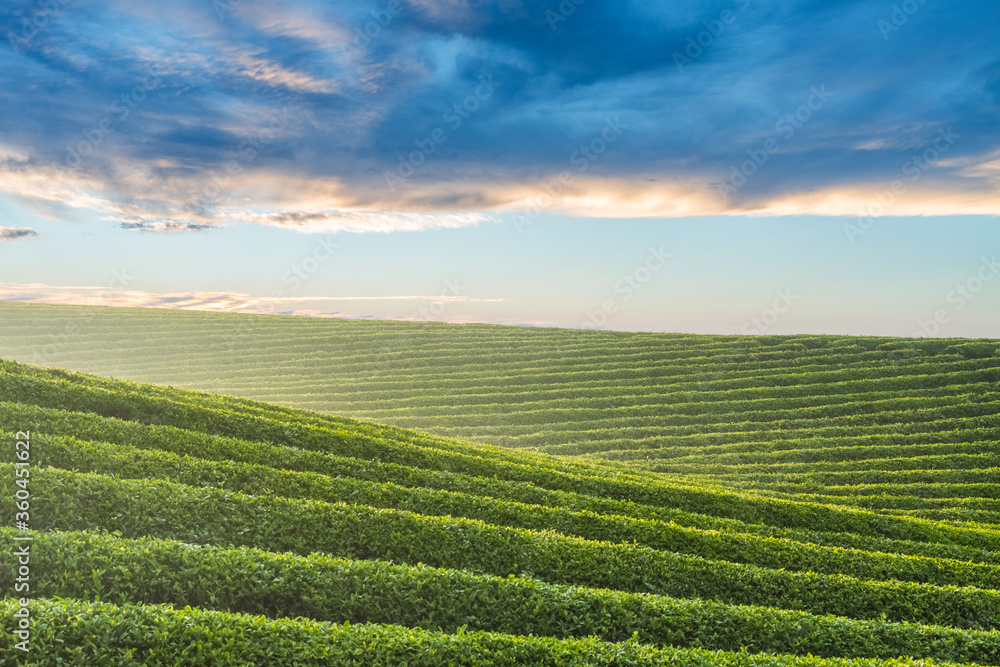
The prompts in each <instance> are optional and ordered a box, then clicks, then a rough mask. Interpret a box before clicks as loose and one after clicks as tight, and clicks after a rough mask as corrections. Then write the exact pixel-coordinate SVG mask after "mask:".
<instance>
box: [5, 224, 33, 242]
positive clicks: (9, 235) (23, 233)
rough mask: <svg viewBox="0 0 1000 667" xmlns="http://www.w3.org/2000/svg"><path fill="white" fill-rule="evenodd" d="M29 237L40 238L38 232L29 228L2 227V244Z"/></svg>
mask: <svg viewBox="0 0 1000 667" xmlns="http://www.w3.org/2000/svg"><path fill="white" fill-rule="evenodd" d="M29 236H38V232H36V231H35V230H34V229H31V228H29V227H0V242H2V241H16V240H17V239H23V238H27V237H29Z"/></svg>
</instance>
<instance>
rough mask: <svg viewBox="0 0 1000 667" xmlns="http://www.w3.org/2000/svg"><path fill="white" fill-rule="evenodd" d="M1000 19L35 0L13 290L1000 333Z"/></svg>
mask: <svg viewBox="0 0 1000 667" xmlns="http://www.w3.org/2000/svg"><path fill="white" fill-rule="evenodd" d="M998 19H1000V6H998V5H997V4H996V3H995V2H986V1H971V2H962V3H944V2H940V0H905V1H902V2H872V1H870V0H866V1H860V0H858V1H850V0H824V1H823V2H820V1H818V0H814V1H806V0H789V1H787V2H782V3H762V2H757V1H755V0H723V1H713V2H683V1H681V2H670V3H664V2H649V1H647V2H622V1H621V0H619V1H617V2H610V1H602V0H561V1H557V0H547V1H532V0H501V1H500V2H476V1H474V0H442V1H439V2H430V1H429V0H373V1H368V0H359V1H355V2H350V3H330V2H309V1H306V0H288V1H278V2H274V1H267V2H265V1H263V0H260V1H258V0H177V1H175V2H170V3H154V2H148V1H142V0H140V1H130V2H124V1H117V0H109V1H106V2H101V3H82V2H76V1H75V0H41V1H39V0H31V1H21V0H9V1H7V2H4V3H3V4H2V5H0V34H2V36H3V39H2V43H0V109H2V112H0V299H5V300H18V301H40V302H50V303H101V304H109V305H126V306H155V307H175V308H177V307H182V308H202V309H215V310H228V311H235V312H275V313H286V314H301V315H313V316H340V317H367V318H393V319H440V320H446V321H455V322H471V321H479V322H496V323H501V324H517V325H529V326H564V327H582V328H606V329H622V330H646V331H686V332H694V333H727V334H728V333H747V334H773V333H781V334H784V333H851V334H879V335H902V336H911V335H921V336H932V335H933V336H989V337H1000V266H998V265H997V256H998V255H1000V225H998V219H997V215H998V214H1000V189H998V186H1000V122H998V120H997V119H998V118H1000V115H998V111H1000V47H998V46H997V44H1000V39H998V38H1000V20H998Z"/></svg>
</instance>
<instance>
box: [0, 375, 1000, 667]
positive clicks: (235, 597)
mask: <svg viewBox="0 0 1000 667" xmlns="http://www.w3.org/2000/svg"><path fill="white" fill-rule="evenodd" d="M0 415H2V418H0V423H2V424H4V425H5V426H4V430H5V433H4V434H3V436H2V437H3V439H4V441H5V442H6V443H8V444H7V445H5V449H6V451H8V452H9V456H8V457H6V458H5V460H4V461H3V462H2V463H0V471H2V476H0V480H2V484H3V487H4V488H3V491H2V499H0V505H2V506H3V507H2V511H3V513H4V514H5V515H6V516H10V517H14V516H15V515H16V512H18V511H19V510H23V508H17V507H16V506H15V503H17V502H19V501H18V499H17V492H18V491H19V490H22V491H26V492H27V495H29V496H30V498H29V500H28V502H29V503H30V510H28V514H29V515H30V516H29V517H28V518H26V519H25V518H24V517H19V519H18V520H22V519H25V521H26V525H25V526H21V527H20V528H3V529H0V532H3V533H4V539H5V540H7V541H8V543H9V544H18V545H20V544H23V543H24V542H17V543H15V542H13V539H14V538H15V537H25V536H28V537H32V538H33V540H32V541H31V542H30V552H31V558H30V576H29V575H23V573H22V576H28V581H29V583H30V587H31V588H30V591H29V593H30V595H31V597H32V598H33V601H32V602H31V603H30V604H29V607H28V608H29V612H30V615H31V625H30V627H29V630H30V632H31V637H30V641H31V651H32V653H30V659H31V660H33V661H34V662H30V663H24V664H38V665H49V664H60V662H59V661H60V660H61V661H62V663H61V664H116V665H174V664H184V665H188V664H191V665H194V664H204V665H293V664H330V665H341V664H353V665H401V664H410V665H449V664H504V665H595V664H600V665H657V664H663V663H665V662H671V663H678V664H692V665H695V664H697V665H705V664H718V665H763V664H768V665H771V664H782V665H784V664H789V665H791V664H794V665H803V666H806V665H809V666H813V665H816V666H817V667H818V665H820V664H823V665H830V664H843V665H848V664H859V665H860V664H879V665H889V664H899V665H909V664H915V663H914V661H915V660H916V661H921V660H925V659H933V660H935V661H943V662H969V663H977V664H984V665H1000V632H998V631H997V630H996V626H997V621H998V620H1000V527H998V522H997V521H995V520H994V517H995V514H994V513H993V512H994V511H995V510H996V508H995V507H993V506H992V505H990V503H991V502H995V501H993V500H991V498H995V497H996V494H992V496H991V495H987V494H986V491H985V489H987V487H990V488H992V486H993V485H994V483H995V480H991V478H990V476H989V475H990V474H992V473H993V472H995V471H996V468H995V467H993V468H992V469H991V468H989V467H984V468H978V467H975V465H968V466H966V467H959V466H957V465H956V466H955V468H954V472H953V474H951V475H950V476H949V477H948V479H947V481H946V482H942V483H944V484H947V485H948V486H949V489H948V493H950V494H951V496H949V497H954V498H958V499H960V500H959V501H956V502H957V503H958V504H961V503H962V502H965V501H975V505H974V506H970V507H965V506H964V505H963V506H962V507H961V508H958V509H953V510H952V511H968V512H977V513H979V514H977V518H976V519H975V520H973V519H972V517H967V518H968V519H969V520H967V521H961V522H958V521H955V522H947V521H939V520H932V519H929V518H925V517H922V516H915V515H912V514H911V513H907V512H911V510H910V509H908V508H907V509H899V508H882V509H877V510H870V509H864V508H860V507H850V506H847V505H846V504H845V503H844V502H843V501H842V500H838V501H836V502H830V501H829V500H828V499H825V498H824V499H815V500H807V499H805V498H804V497H802V496H801V495H795V494H796V493H799V492H800V491H801V490H800V489H798V488H796V487H794V486H789V487H788V488H785V489H782V490H780V491H778V490H775V488H774V484H773V481H774V480H773V479H771V478H770V477H768V474H771V473H767V474H765V473H763V472H762V473H760V474H759V475H756V473H755V474H754V475H743V476H736V477H733V478H730V477H729V476H728V475H730V473H729V472H727V471H726V470H724V469H722V468H719V469H718V470H715V469H713V471H712V472H713V474H715V477H713V478H712V479H710V480H709V479H706V478H705V477H704V476H703V475H701V474H698V475H695V474H688V472H689V471H687V470H678V471H675V472H672V473H671V474H654V473H650V472H646V471H630V470H628V469H623V468H621V467H615V466H613V465H610V464H609V465H604V464H596V463H590V462H584V461H573V460H567V459H562V458H557V457H552V456H548V455H544V454H537V453H533V452H527V451H517V450H510V449H505V448H499V447H493V446H489V445H480V444H474V443H471V442H465V441H460V440H453V439H447V438H443V437H439V436H434V435H430V434H426V433H417V432H411V431H406V430H404V429H400V428H396V427H388V426H381V425H378V424H373V423H369V422H356V421H353V420H350V419H345V418H339V417H331V416H328V415H323V414H320V413H311V412H302V411H298V410H294V409H290V408H286V407H279V406H272V405H267V404H263V403H258V402H254V401H248V400H244V399H236V398H231V397H223V396H215V395H208V394H201V393H197V392H193V391H186V390H178V389H169V388H165V387H156V386H148V385H147V386H144V385H139V384H134V383H131V382H121V381H116V380H109V379H102V378H98V377H94V376H86V375H80V374H76V373H71V372H67V371H62V370H57V369H42V368H36V367H32V366H26V365H23V364H17V363H14V362H0ZM16 432H30V437H29V438H25V437H24V435H20V436H18V434H17V433H16ZM19 437H20V438H21V441H22V442H25V441H28V443H29V444H28V446H23V445H22V446H20V447H17V448H15V442H16V441H17V439H18V438H19ZM946 447H947V446H946ZM19 451H20V452H28V453H29V454H28V455H27V456H21V457H20V458H21V459H22V462H27V463H28V465H27V466H26V467H22V468H21V469H26V470H28V471H29V473H28V474H27V475H21V476H19V473H17V472H16V470H17V467H16V464H15V463H14V461H17V460H18V455H17V454H16V452H19ZM699 451H703V452H704V451H706V450H699V449H698V448H697V447H695V448H692V455H697V452H699ZM830 451H834V450H830ZM917 451H918V450H915V452H917ZM994 451H995V449H994ZM802 452H806V453H804V454H803V453H802ZM898 453H899V456H898V457H897V458H896V459H894V460H898V461H902V462H904V463H902V464H900V465H899V466H898V467H899V469H900V471H901V472H904V473H905V472H906V471H907V470H911V469H912V470H915V471H917V472H920V471H921V470H922V468H921V465H922V462H921V460H920V456H922V454H920V453H907V452H905V451H902V450H899V452H898ZM821 454H822V452H821ZM821 454H819V455H817V454H814V453H809V452H807V451H806V450H801V451H800V452H798V453H797V456H799V458H800V459H801V460H795V459H793V460H792V461H790V462H784V463H782V464H781V465H791V466H793V467H795V466H797V467H798V468H801V469H802V471H803V472H804V474H813V473H810V472H809V471H810V470H812V469H813V468H812V466H815V470H816V471H817V472H816V473H815V474H817V475H821V476H822V475H847V476H848V479H850V477H849V475H850V474H851V473H849V472H846V471H841V470H837V471H833V472H827V471H826V469H827V468H828V467H829V464H830V463H834V464H842V465H847V464H849V462H850V461H852V460H855V461H856V460H858V459H857V458H853V459H852V457H851V456H846V455H844V456H840V455H836V456H825V457H824V456H823V455H821ZM985 454H986V457H981V458H984V460H986V459H988V456H989V452H986V453H985ZM735 455H736V456H737V457H739V456H746V455H747V453H746V452H743V453H740V452H737V453H736V454H735ZM701 456H705V457H709V458H710V459H711V461H710V462H714V461H716V460H718V461H720V462H719V463H718V464H717V465H718V466H725V465H728V464H729V463H730V462H731V461H732V460H733V459H727V458H725V456H720V457H715V456H714V454H712V453H711V451H710V450H709V451H708V453H702V454H701ZM941 456H944V457H945V458H948V457H952V456H956V457H960V456H966V457H969V456H971V457H976V456H979V455H978V454H961V455H958V454H954V455H953V454H952V453H950V452H949V451H945V452H943V453H942V454H941ZM25 458H26V459H27V461H24V460H23V459H25ZM862 460H863V459H862ZM956 460H959V461H966V459H962V458H958V459H956ZM975 460H976V461H978V460H979V459H975ZM909 461H915V462H916V463H915V465H913V466H909V467H908V464H906V463H905V462H909ZM675 465H680V464H675ZM695 468H697V466H695ZM863 470H864V469H862V471H863ZM991 470H992V472H991ZM837 479H838V480H840V478H837ZM851 481H854V480H851ZM921 483H926V484H938V483H939V482H921ZM837 488H841V487H838V486H836V485H833V484H832V483H831V484H828V485H827V487H826V490H827V491H828V492H830V493H832V490H834V489H837ZM990 493H992V491H990ZM778 494H784V495H782V496H781V497H777V496H778ZM977 494H978V495H977ZM21 495H22V496H24V495H25V494H21ZM896 498H904V496H896ZM914 499H915V500H921V499H923V498H922V497H921V496H914ZM907 502H909V501H907ZM980 515H981V516H980ZM16 559H17V556H16V555H15V554H14V552H13V550H12V549H7V550H4V552H3V556H2V557H0V560H2V564H0V579H2V581H0V586H2V590H4V592H5V596H6V597H5V598H4V599H3V602H2V603H0V604H3V606H4V615H3V618H4V626H5V627H4V628H3V632H2V635H0V637H2V638H0V656H2V658H3V661H5V662H6V661H11V662H13V661H14V660H15V659H18V660H20V659H22V658H23V657H24V656H23V655H22V654H21V653H20V652H19V651H18V650H17V649H16V648H15V643H16V642H18V637H17V635H15V634H12V633H13V631H14V630H16V629H17V622H18V619H17V617H15V616H14V612H15V611H16V610H17V609H18V608H19V603H18V601H17V600H16V599H15V597H14V594H13V593H12V591H14V590H15V588H14V587H15V584H16V583H17V582H16V579H15V576H16V573H17V572H18V570H17V569H16V568H17V567H18V565H17V560H16ZM834 658H835V659H837V660H834V661H832V662H831V660H828V659H834ZM921 664H923V663H921Z"/></svg>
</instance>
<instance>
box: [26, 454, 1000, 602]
mask: <svg viewBox="0 0 1000 667" xmlns="http://www.w3.org/2000/svg"><path fill="white" fill-rule="evenodd" d="M32 443H33V445H34V451H35V457H34V458H35V463H36V465H48V466H53V467H56V468H63V469H67V470H81V471H84V472H95V473H99V474H102V475H116V476H119V477H123V478H132V479H162V480H168V481H172V482H177V483H180V484H184V485H187V486H194V487H199V486H205V487H213V488H223V489H228V490H230V491H239V492H243V493H247V494H259V493H267V494H274V495H278V496H284V497H288V498H301V499H308V500H320V501H325V502H350V503H355V504H360V505H368V506H372V507H379V508H392V509H403V510H409V511H412V512H416V513H418V514H424V515H436V516H444V515H449V516H459V517H467V518H474V519H478V520H481V521H484V522H486V523H489V524H494V525H501V526H513V527H518V528H528V529H532V530H556V531H558V532H560V533H562V534H565V535H575V536H579V537H583V538H585V539H588V540H595V541H602V542H632V543H637V544H641V545H644V546H648V547H652V548H654V549H660V550H666V551H674V552H680V553H687V554H696V555H698V556H701V557H703V558H707V559H711V560H727V561H733V562H738V563H748V564H753V565H759V566H761V567H768V568H784V569H787V570H797V571H805V572H808V571H815V572H823V573H825V574H835V573H836V574H846V575H849V576H853V577H858V578H862V579H876V580H882V579H900V580H904V581H915V582H921V583H930V584H935V585H955V586H975V587H977V588H991V589H996V590H1000V567H998V566H992V567H991V566H986V565H976V564H971V563H961V562H958V561H954V560H941V559H931V558H919V557H905V556H898V555H895V554H881V553H870V552H865V551H859V550H853V549H852V550H845V549H836V548H830V547H822V546H817V545H812V544H803V543H800V542H794V541H792V540H782V539H775V538H765V537H760V536H754V535H745V534H738V533H731V532H720V531H703V530H699V529H695V528H685V527H683V526H679V525H677V524H673V523H665V522H661V521H647V520H641V519H634V518H628V517H620V516H609V515H601V514H597V513H594V512H589V511H571V510H568V509H566V508H553V507H544V506H539V505H530V504H525V503H515V502H510V501H504V500H498V499H495V498H486V497H480V496H474V495H469V494H466V493H456V492H447V491H436V490H430V489H420V488H406V487H402V486H398V485H396V484H391V483H390V484H386V483H378V482H369V481H363V480H357V479H351V478H348V477H329V476H326V475H320V474H316V473H304V472H294V471H288V470H279V469H275V468H271V467H266V466H260V465H254V464H248V463H241V462H233V461H207V460H204V459H199V458H194V457H190V456H184V457H181V456H178V455H176V454H173V453H170V452H164V451H159V450H142V449H136V448H134V447H129V446H123V445H108V444H104V443H96V442H85V441H81V440H78V439H75V438H67V437H60V436H44V435H36V436H35V437H34V439H33V440H32Z"/></svg>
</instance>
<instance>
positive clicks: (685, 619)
mask: <svg viewBox="0 0 1000 667" xmlns="http://www.w3.org/2000/svg"><path fill="white" fill-rule="evenodd" d="M13 535H14V531H13V530H11V529H0V536H3V537H4V538H5V539H9V538H10V537H12V536H13ZM34 537H35V539H34V541H33V543H32V549H33V551H32V565H33V567H34V571H35V572H36V573H37V574H34V575H33V576H32V580H31V586H32V589H31V594H32V596H33V597H35V598H37V597H55V596H59V597H64V598H65V597H68V598H80V599H92V598H94V597H95V596H98V597H99V598H100V599H101V600H104V601H105V602H112V603H116V604H127V603H137V604H142V603H168V604H172V605H175V606H179V607H181V606H186V605H190V606H193V607H199V608H203V609H213V610H216V611H228V612H240V613H249V614H254V615H257V614H263V615H266V616H269V617H272V618H276V617H282V616H286V617H291V616H304V617H307V618H311V619H314V620H320V621H334V622H343V621H349V622H351V623H391V624H396V625H404V626H408V627H422V628H426V629H434V630H443V631H448V632H453V631H455V630H456V629H457V628H459V627H465V628H466V629H469V630H482V631H491V632H500V633H504V634H511V635H534V636H548V637H556V638H560V639H567V638H574V637H576V638H584V637H589V636H596V637H597V638H599V639H601V640H603V641H610V642H621V641H626V640H629V639H631V638H634V639H635V640H636V641H639V642H641V643H643V644H657V645H664V646H666V645H673V646H678V647H693V648H709V649H712V650H731V651H739V650H741V649H742V650H747V651H750V652H754V653H758V652H773V653H794V654H799V655H803V654H810V655H817V656H823V657H872V658H894V657H897V656H900V655H907V656H911V657H920V658H928V657H929V658H934V659H935V660H948V661H953V662H955V661H957V662H975V663H978V664H982V665H997V664H1000V632H998V631H996V630H993V631H989V632H981V631H963V630H956V629H952V628H944V627H940V626H934V627H930V626H922V625H913V624H899V623H887V622H883V621H856V620H852V619H847V618H839V617H832V616H813V615H810V614H807V613H802V612H791V611H782V610H777V609H767V608H762V607H736V606H729V605H723V604H719V603H716V602H711V601H700V600H678V599H671V598H664V597H659V596H652V595H635V594H629V593H620V592H615V591H607V590H596V589H589V588H580V587H571V586H560V585H552V584H546V583H544V582H541V581H538V580H534V579H523V578H514V577H511V578H500V577H494V576H488V575H474V574H470V573H468V572H462V571H456V570H445V569H437V568H432V567H428V566H424V565H419V566H416V567H412V566H403V565H391V564H388V563H385V562H380V561H350V560H344V559H337V558H331V557H329V556H322V555H318V554H313V555H310V556H295V555H292V554H274V553H269V552H264V551H260V550H257V549H245V548H243V549H231V548H221V547H211V546H208V547H193V546H192V545H189V544H185V543H182V542H171V541H164V540H155V539H149V538H144V539H138V540H123V539H120V538H117V537H114V536H111V535H98V534H93V533H54V534H53V533H36V534H35V536H34ZM15 561H16V558H15V557H14V556H13V555H11V554H7V553H4V554H0V563H3V565H4V566H5V567H4V569H2V570H0V585H4V586H8V585H12V584H13V581H12V579H13V575H12V574H8V571H9V572H13V571H14V570H15V565H16V562H15ZM8 565H9V570H8V568H7V567H6V566H8Z"/></svg>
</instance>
